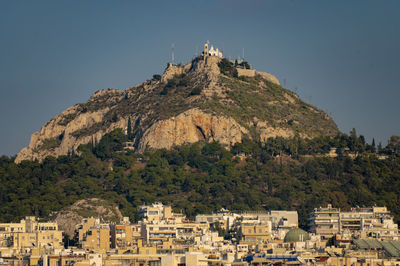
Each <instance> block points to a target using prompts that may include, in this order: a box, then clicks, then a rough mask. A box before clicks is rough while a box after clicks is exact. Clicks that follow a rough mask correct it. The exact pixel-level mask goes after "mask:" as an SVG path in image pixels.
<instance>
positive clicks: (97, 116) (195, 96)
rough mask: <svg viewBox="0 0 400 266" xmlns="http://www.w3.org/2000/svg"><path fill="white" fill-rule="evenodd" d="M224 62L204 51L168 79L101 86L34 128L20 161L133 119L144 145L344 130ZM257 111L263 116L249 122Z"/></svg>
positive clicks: (256, 75) (258, 75) (171, 69)
mask: <svg viewBox="0 0 400 266" xmlns="http://www.w3.org/2000/svg"><path fill="white" fill-rule="evenodd" d="M220 61H221V58H219V57H216V56H208V57H207V58H206V59H205V60H204V59H203V58H201V57H198V58H195V59H194V60H193V61H191V62H190V63H188V64H186V65H172V64H169V66H168V67H167V68H166V70H165V72H164V74H163V75H162V78H161V81H156V80H148V81H144V82H142V83H139V84H138V85H137V86H136V87H133V88H128V89H126V90H125V91H122V90H116V89H107V90H99V91H97V92H95V93H94V94H93V95H92V97H90V99H89V100H88V101H87V102H86V103H82V104H77V105H74V106H71V107H69V108H68V109H66V110H65V111H64V112H62V113H61V114H60V115H58V116H56V117H54V118H53V119H51V120H50V121H49V122H48V123H47V124H46V125H44V126H43V127H42V128H41V130H40V131H39V132H36V133H34V134H33V135H32V137H31V141H30V144H29V146H28V147H26V148H23V149H22V150H21V151H20V152H19V153H18V155H17V157H16V159H15V162H17V163H19V162H21V161H23V160H39V161H42V160H43V159H45V158H46V157H47V156H55V157H57V156H60V155H66V154H68V153H71V152H72V151H77V149H78V147H79V146H80V145H81V144H87V143H89V142H91V141H99V140H100V139H101V137H102V136H103V135H104V134H106V133H108V132H110V131H112V130H114V129H115V128H123V129H124V128H126V127H127V124H128V120H129V119H130V120H131V121H132V125H131V126H132V130H133V135H134V136H135V137H134V139H133V143H134V148H135V150H136V151H138V152H143V151H145V150H146V149H158V148H171V147H172V146H174V145H181V144H184V143H193V142H197V141H218V142H220V143H221V144H224V145H227V146H231V145H234V144H235V143H237V142H240V141H241V139H242V137H243V135H244V134H248V135H251V136H250V137H253V138H254V137H255V138H257V139H260V140H261V141H263V142H264V141H267V139H268V138H269V137H276V136H282V137H285V138H290V137H293V136H294V135H296V134H297V135H299V136H301V137H305V138H311V137H314V136H318V135H330V136H333V135H336V134H337V133H339V130H338V128H337V126H336V124H335V123H334V122H333V121H332V119H331V118H330V117H329V116H328V115H327V114H326V113H324V112H323V111H321V110H318V109H317V108H315V107H313V106H311V105H309V104H306V103H304V102H303V101H302V100H301V99H300V98H299V97H298V96H297V95H296V94H295V93H293V92H291V91H289V90H286V89H284V88H282V87H280V86H279V81H278V79H277V78H276V77H275V76H273V75H271V74H268V73H264V72H257V71H255V70H254V69H250V70H244V69H242V70H238V71H239V72H240V73H241V74H240V75H245V76H247V77H248V78H247V79H246V80H241V79H237V78H234V77H231V76H226V75H223V74H221V71H220V69H219V66H218V63H219V62H220ZM171 79H174V81H173V82H168V81H169V80H171ZM268 81H269V82H268ZM270 82H272V83H275V84H277V85H273V86H272V85H271V84H270ZM253 117H255V118H257V121H255V122H254V123H253V122H249V121H252V119H253ZM249 132H251V134H250V133H249Z"/></svg>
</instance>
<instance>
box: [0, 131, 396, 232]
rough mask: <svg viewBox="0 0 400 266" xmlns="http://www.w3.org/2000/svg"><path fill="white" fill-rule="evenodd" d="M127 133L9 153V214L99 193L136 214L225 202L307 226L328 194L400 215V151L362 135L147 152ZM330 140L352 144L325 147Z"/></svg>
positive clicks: (5, 181)
mask: <svg viewBox="0 0 400 266" xmlns="http://www.w3.org/2000/svg"><path fill="white" fill-rule="evenodd" d="M125 137H126V136H125V135H124V134H123V133H122V130H120V129H117V130H115V131H113V132H111V133H109V134H106V135H105V136H104V137H103V138H102V139H101V140H100V141H99V142H98V143H97V144H96V143H92V144H88V145H82V146H81V147H80V151H79V154H80V155H79V156H77V155H70V156H60V157H58V158H53V157H48V158H47V159H45V160H44V161H43V162H42V163H38V162H31V161H24V162H22V163H21V164H18V165H17V164H15V163H14V162H13V160H12V159H10V158H8V157H5V156H3V157H0V182H1V184H2V186H0V220H1V221H2V222H8V221H15V220H17V219H20V218H22V217H23V216H25V215H38V216H42V217H46V216H48V215H49V213H50V212H52V211H56V210H59V209H61V208H62V207H64V206H68V205H70V204H72V203H73V202H75V201H76V200H78V199H82V198H90V197H100V198H103V199H106V200H109V201H111V202H115V203H117V204H118V205H119V207H120V208H121V211H122V212H123V214H124V215H128V216H130V217H131V218H132V219H135V217H136V218H137V213H136V207H137V206H139V205H141V204H143V203H151V202H154V201H162V202H164V203H166V204H172V205H173V206H174V208H176V209H180V210H183V211H184V212H185V213H186V214H187V215H188V216H189V217H193V216H194V215H196V214H197V213H209V212H212V211H215V210H218V209H220V208H221V207H225V208H228V209H230V210H268V209H287V210H297V211H298V212H299V217H300V224H301V226H302V227H306V219H307V215H308V213H309V212H310V211H311V210H312V209H313V208H314V207H318V206H323V205H325V204H328V203H332V204H333V205H334V206H337V207H340V208H343V209H348V208H350V207H351V206H355V205H359V206H369V205H374V204H376V205H386V206H388V208H389V209H390V210H391V211H392V212H393V213H394V214H395V217H396V220H397V221H399V220H400V207H399V206H400V200H399V197H398V191H400V179H399V178H398V177H399V176H400V157H399V156H397V155H396V154H395V153H394V152H393V153H392V154H391V155H389V156H388V158H387V159H385V160H380V159H378V157H377V156H376V154H373V153H369V152H368V149H367V148H366V147H367V146H368V144H366V143H365V141H364V142H363V140H362V138H361V137H360V136H357V135H355V136H347V135H342V136H338V137H335V138H329V137H320V138H316V139H312V140H303V139H300V138H296V137H295V138H293V139H289V140H285V139H281V138H275V139H270V140H269V141H268V143H267V144H266V145H261V144H259V143H255V142H253V141H252V140H251V139H250V138H244V139H243V141H242V143H238V144H236V145H235V146H234V147H233V149H232V150H231V151H228V150H226V149H225V147H222V146H221V145H220V144H219V143H216V142H212V143H195V144H191V145H184V146H180V147H175V148H174V149H172V150H165V149H161V150H157V151H153V152H147V153H146V154H143V155H138V154H135V153H133V152H132V151H122V145H123V142H124V141H125ZM360 138H361V139H360ZM395 141H396V138H393V141H392V142H391V144H390V145H388V147H386V148H384V149H388V150H389V149H390V147H392V146H391V145H395V144H396V142H395ZM354 143H359V144H360V147H359V150H360V151H361V150H364V152H359V153H358V156H357V157H356V158H355V159H351V158H350V157H349V156H346V152H349V151H347V149H349V146H350V145H353V144H354ZM330 147H337V148H338V149H341V150H343V152H342V153H340V154H339V156H338V157H336V158H329V157H325V156H322V155H321V154H323V153H325V152H326V151H329V149H330ZM354 147H356V145H355V146H354ZM393 149H394V148H393ZM236 155H240V158H239V157H237V156H236ZM277 155H280V156H279V157H277ZM303 155H308V156H303ZM310 155H315V156H310ZM111 166H112V167H111Z"/></svg>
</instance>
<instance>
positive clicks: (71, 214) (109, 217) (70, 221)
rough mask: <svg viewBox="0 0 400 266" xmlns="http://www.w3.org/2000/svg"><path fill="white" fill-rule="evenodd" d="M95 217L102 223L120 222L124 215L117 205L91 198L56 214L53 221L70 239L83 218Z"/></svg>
mask: <svg viewBox="0 0 400 266" xmlns="http://www.w3.org/2000/svg"><path fill="white" fill-rule="evenodd" d="M88 217H94V218H99V219H100V220H102V221H107V222H118V221H120V220H121V218H122V214H121V212H120V211H119V209H118V206H117V205H116V204H111V203H109V202H107V201H106V200H103V199H98V198H89V199H82V200H78V201H77V202H75V203H74V204H73V205H71V206H69V207H65V208H63V209H61V210H60V211H57V212H54V213H53V214H52V215H51V219H52V220H54V221H56V222H57V224H58V225H59V227H60V230H63V231H64V232H65V233H67V234H68V235H69V236H70V237H71V236H73V235H74V230H75V227H76V225H78V224H80V223H81V222H82V219H83V218H88Z"/></svg>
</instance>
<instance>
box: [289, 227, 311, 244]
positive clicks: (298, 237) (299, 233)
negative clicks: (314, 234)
mask: <svg viewBox="0 0 400 266" xmlns="http://www.w3.org/2000/svg"><path fill="white" fill-rule="evenodd" d="M306 240H310V236H309V235H308V233H307V232H306V231H304V230H302V229H300V228H295V229H292V230H289V232H287V233H286V235H285V238H284V239H283V241H284V242H302V241H306Z"/></svg>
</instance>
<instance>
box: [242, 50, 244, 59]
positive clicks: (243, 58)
mask: <svg viewBox="0 0 400 266" xmlns="http://www.w3.org/2000/svg"><path fill="white" fill-rule="evenodd" d="M242 52H243V53H242V58H243V60H244V47H243V51H242Z"/></svg>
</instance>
